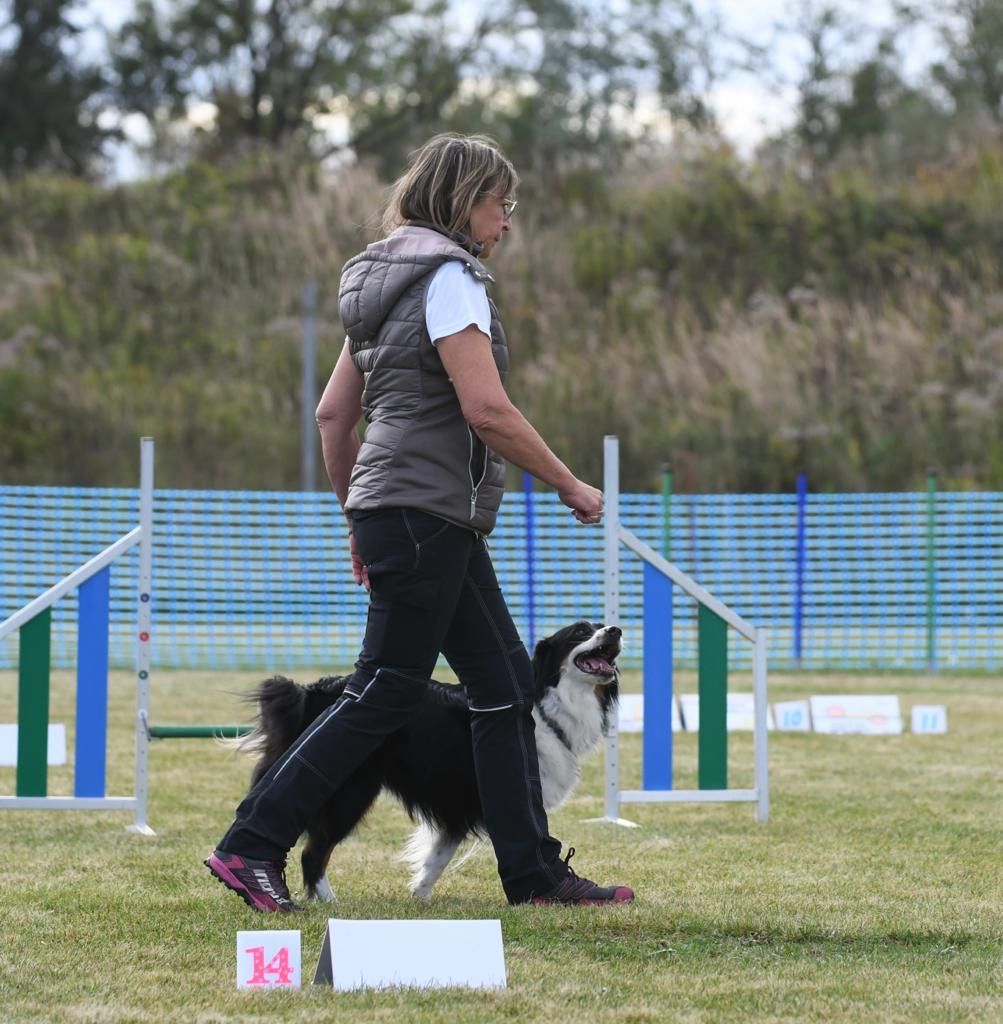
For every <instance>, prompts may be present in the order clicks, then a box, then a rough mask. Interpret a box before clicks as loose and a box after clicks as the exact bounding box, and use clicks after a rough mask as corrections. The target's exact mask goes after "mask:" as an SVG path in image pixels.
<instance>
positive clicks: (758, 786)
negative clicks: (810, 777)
mask: <svg viewBox="0 0 1003 1024" xmlns="http://www.w3.org/2000/svg"><path fill="white" fill-rule="evenodd" d="M603 463H604V470H603V494H604V497H605V509H606V511H605V517H604V543H605V559H604V564H605V609H606V621H607V622H619V621H620V545H621V544H623V545H624V546H625V547H627V548H629V549H630V550H631V551H633V552H634V554H636V555H639V556H640V557H641V559H642V560H643V561H644V563H645V565H644V754H643V758H644V759H643V787H644V788H643V789H640V790H621V789H620V760H619V741H618V736H617V729H616V723H615V722H613V723H611V727H610V730H609V736H608V738H607V741H606V784H605V814H604V817H603V818H601V819H599V820H601V821H610V822H616V823H618V824H623V825H631V824H632V822H628V821H626V820H625V819H623V818H621V817H620V805H621V804H624V803H669V802H678V803H682V802H687V803H720V802H735V801H749V802H754V803H755V804H756V817H757V819H758V820H759V821H766V820H767V818H768V817H769V812H770V798H769V779H768V765H767V739H766V736H767V692H766V648H767V635H766V630H765V629H762V628H757V627H755V626H753V625H751V624H750V623H748V622H746V621H745V620H744V619H742V618H741V617H740V616H739V615H736V614H735V612H734V611H733V610H732V609H730V608H728V607H727V606H726V605H724V604H723V603H722V602H721V601H719V600H718V599H717V598H716V597H714V595H713V594H711V593H710V592H709V591H708V590H706V589H705V588H704V587H702V586H700V584H699V583H697V582H696V581H695V580H693V579H691V578H690V577H689V576H687V575H686V573H684V572H682V570H680V569H679V568H678V567H677V566H675V565H673V564H672V563H671V562H669V561H668V560H667V559H666V558H663V557H662V556H661V555H659V554H658V552H656V551H655V550H654V549H653V548H652V547H650V546H649V545H647V544H645V543H644V541H642V540H640V538H638V537H637V536H636V535H635V534H634V533H632V532H631V531H630V530H628V529H626V527H624V526H622V525H621V524H620V508H619V504H620V448H619V441H618V440H617V438H616V437H614V436H610V435H608V436H607V437H606V438H605V439H604V443H603ZM673 584H674V585H675V586H677V587H679V588H680V589H681V590H683V591H684V592H685V593H686V594H688V595H689V596H690V597H692V598H693V599H694V600H695V601H696V602H697V604H698V605H699V611H698V630H699V632H698V689H699V702H700V732H699V739H698V786H699V788H698V789H689V790H680V789H673V788H672V714H671V712H672V625H673V622H672V585H673ZM729 627H730V628H731V629H733V630H734V631H735V632H737V633H738V634H739V635H740V636H742V637H743V638H744V639H745V640H747V641H749V642H750V643H751V644H752V645H753V658H752V676H753V701H754V742H755V780H754V781H755V784H754V786H753V788H751V789H729V788H728V735H727V703H728V628H729Z"/></svg>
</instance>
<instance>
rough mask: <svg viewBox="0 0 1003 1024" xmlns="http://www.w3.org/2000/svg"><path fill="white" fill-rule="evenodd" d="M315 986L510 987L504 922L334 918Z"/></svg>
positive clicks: (328, 925)
mask: <svg viewBox="0 0 1003 1024" xmlns="http://www.w3.org/2000/svg"><path fill="white" fill-rule="evenodd" d="M313 983H314V984H315V985H332V986H333V987H334V988H335V989H338V990H340V991H350V990H352V989H359V988H390V987H397V986H405V987H414V988H435V987H445V986H454V985H456V986H464V987H467V988H505V953H504V950H503V947H502V933H501V921H498V920H494V921H342V920H338V919H335V918H331V919H330V920H329V921H328V922H327V931H326V932H325V934H324V946H323V948H322V949H321V951H320V962H319V963H318V964H317V973H316V975H315V976H314V979H313Z"/></svg>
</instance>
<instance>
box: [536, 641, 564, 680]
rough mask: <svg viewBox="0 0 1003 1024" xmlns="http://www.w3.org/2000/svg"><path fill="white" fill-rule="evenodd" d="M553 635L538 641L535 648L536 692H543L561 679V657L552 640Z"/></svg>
mask: <svg viewBox="0 0 1003 1024" xmlns="http://www.w3.org/2000/svg"><path fill="white" fill-rule="evenodd" d="M551 639H552V638H551V637H544V638H543V639H542V640H539V641H537V644H536V647H535V648H533V677H534V678H535V680H536V692H537V693H543V691H544V690H545V689H546V688H547V687H548V686H556V685H557V684H558V682H559V681H560V674H561V664H560V658H559V657H558V656H557V652H556V651H555V649H554V644H553V643H552V642H551Z"/></svg>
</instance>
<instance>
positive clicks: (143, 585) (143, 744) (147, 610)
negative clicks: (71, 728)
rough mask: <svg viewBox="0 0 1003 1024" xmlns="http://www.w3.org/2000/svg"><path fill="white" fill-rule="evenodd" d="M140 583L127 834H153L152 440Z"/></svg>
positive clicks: (146, 446)
mask: <svg viewBox="0 0 1003 1024" xmlns="http://www.w3.org/2000/svg"><path fill="white" fill-rule="evenodd" d="M139 528H140V530H141V531H142V536H141V539H140V542H139V580H138V593H137V595H136V628H137V636H136V818H135V821H134V822H133V824H132V825H130V826H129V831H130V832H138V833H139V834H140V835H144V836H152V835H156V833H155V832H154V831H153V829H152V828H150V825H149V822H148V821H147V820H146V805H147V800H148V798H149V791H150V785H149V755H150V729H149V725H150V638H151V625H152V622H153V611H152V608H151V605H152V604H153V438H152V437H144V438H142V439H141V440H140V442H139Z"/></svg>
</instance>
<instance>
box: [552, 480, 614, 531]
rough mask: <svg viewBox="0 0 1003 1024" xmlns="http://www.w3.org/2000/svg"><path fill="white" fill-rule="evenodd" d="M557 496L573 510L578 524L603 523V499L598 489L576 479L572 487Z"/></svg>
mask: <svg viewBox="0 0 1003 1024" xmlns="http://www.w3.org/2000/svg"><path fill="white" fill-rule="evenodd" d="M557 496H558V497H559V498H560V499H561V501H563V502H564V504H565V505H567V506H568V508H570V509H571V511H572V512H573V513H574V516H575V519H577V520H578V522H580V523H586V524H589V525H594V524H596V523H599V522H601V521H602V514H603V497H602V491H600V490H599V488H598V487H593V486H592V485H591V484H587V483H585V481H584V480H578V479H576V480H575V482H574V483H573V484H572V485H571V486H570V487H567V488H565V489H564V490H561V491H558V492H557Z"/></svg>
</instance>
